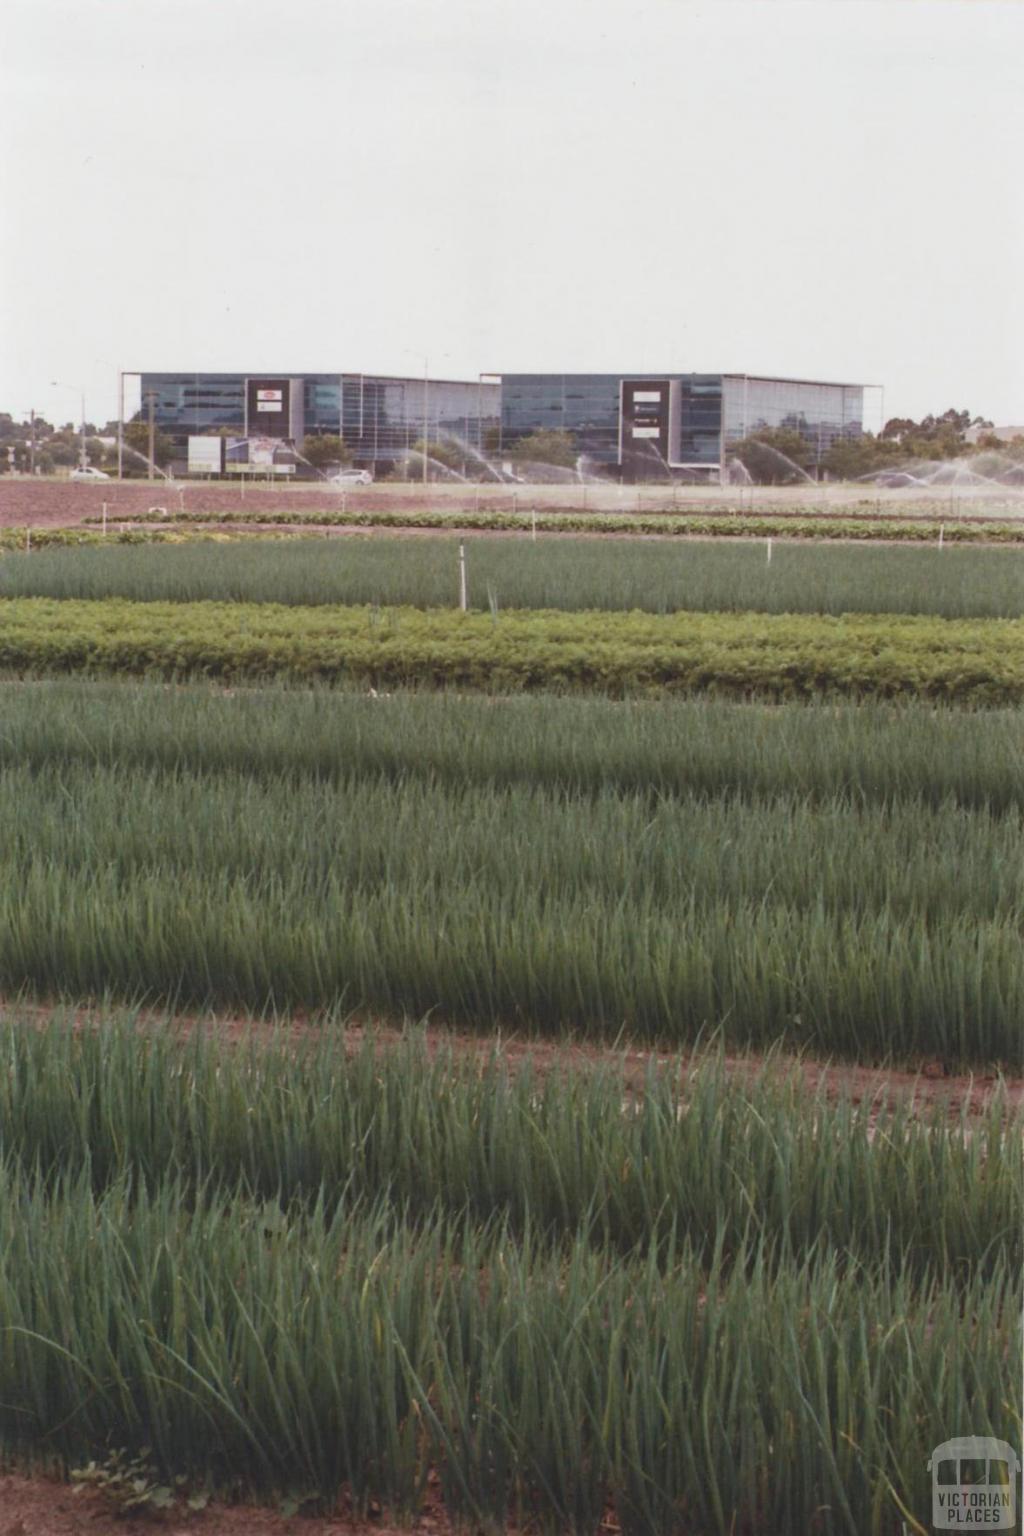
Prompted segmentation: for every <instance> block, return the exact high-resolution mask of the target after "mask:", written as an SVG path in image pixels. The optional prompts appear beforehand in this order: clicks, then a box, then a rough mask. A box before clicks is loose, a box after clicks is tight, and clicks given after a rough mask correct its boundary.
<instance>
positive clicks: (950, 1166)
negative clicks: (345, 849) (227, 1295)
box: [0, 1009, 1024, 1281]
mask: <svg viewBox="0 0 1024 1536" xmlns="http://www.w3.org/2000/svg"><path fill="white" fill-rule="evenodd" d="M218 1034H219V1026H218V1025H217V1024H216V1023H213V1024H212V1025H211V1027H210V1030H209V1032H207V1030H206V1029H205V1028H204V1027H203V1026H202V1025H201V1024H197V1026H196V1029H195V1032H194V1033H193V1035H192V1036H191V1038H190V1039H188V1040H187V1041H184V1040H183V1039H182V1038H181V1037H180V1036H179V1035H178V1034H177V1032H176V1030H175V1028H174V1024H173V1020H170V1019H167V1020H159V1019H157V1020H152V1019H151V1020H149V1021H148V1022H147V1023H145V1024H143V1023H141V1022H140V1021H139V1020H138V1019H137V1018H136V1017H134V1016H133V1015H131V1014H128V1013H126V1014H122V1015H120V1016H119V1015H117V1014H110V1013H107V1014H106V1015H101V1017H100V1019H99V1021H98V1022H97V1023H90V1024H89V1025H88V1026H87V1027H86V1028H84V1029H82V1030H80V1031H77V1032H76V1031H75V1030H74V1029H73V1027H72V1024H71V1022H70V1020H69V1019H68V1018H61V1017H60V1016H59V1015H58V1016H57V1017H56V1018H55V1019H53V1020H51V1021H50V1022H49V1023H47V1024H46V1025H45V1026H42V1027H40V1026H37V1024H35V1023H33V1022H32V1021H31V1020H28V1019H25V1018H24V1017H22V1016H19V1013H18V1010H17V1009H14V1010H8V1011H7V1015H6V1017H5V1019H4V1021H3V1023H2V1024H0V1063H2V1066H3V1072H2V1075H0V1156H2V1157H3V1158H4V1159H6V1166H7V1168H8V1170H9V1171H13V1170H14V1168H15V1167H17V1168H20V1169H21V1170H22V1171H23V1172H24V1173H26V1174H33V1173H38V1174H39V1175H40V1176H41V1177H45V1180H46V1182H47V1186H48V1187H49V1188H52V1189H55V1188H57V1187H58V1186H59V1184H60V1182H61V1181H62V1180H64V1179H66V1178H68V1177H77V1176H78V1174H79V1173H80V1172H82V1171H83V1170H87V1171H88V1174H89V1178H90V1181H91V1185H92V1188H93V1190H94V1192H95V1193H96V1194H97V1195H99V1194H102V1192H103V1191H104V1190H106V1189H108V1188H109V1187H111V1186H112V1185H114V1184H116V1183H118V1182H119V1181H121V1180H129V1181H130V1182H131V1183H132V1185H133V1186H134V1187H136V1188H140V1187H155V1186H158V1185H159V1184H161V1183H162V1182H163V1181H165V1180H168V1179H174V1180H177V1181H179V1187H180V1188H181V1189H182V1191H186V1192H187V1198H188V1201H189V1202H191V1201H192V1200H194V1199H195V1197H196V1195H197V1194H198V1192H199V1191H204V1192H206V1193H211V1192H213V1191H221V1192H228V1193H230V1192H233V1191H235V1190H239V1189H240V1190H242V1191H243V1192H244V1194H245V1197H246V1198H247V1199H251V1200H254V1201H275V1202H278V1203H280V1204H281V1205H282V1206H284V1207H288V1208H291V1207H292V1206H301V1207H303V1208H310V1207H312V1206H315V1205H316V1204H317V1203H318V1202H323V1203H325V1204H326V1206H328V1207H330V1208H332V1209H333V1208H334V1207H335V1206H340V1207H341V1208H343V1209H352V1210H358V1209H361V1208H362V1207H363V1206H364V1205H365V1204H366V1203H367V1202H373V1201H374V1200H378V1199H381V1198H383V1197H384V1196H385V1195H386V1196H387V1199H388V1200H389V1201H390V1203H391V1204H392V1205H393V1206H395V1207H396V1208H398V1209H400V1210H401V1212H402V1213H403V1218H404V1219H405V1220H407V1221H417V1220H420V1219H426V1218H430V1217H432V1216H433V1215H435V1214H437V1213H440V1212H443V1213H444V1214H445V1216H446V1218H447V1219H450V1220H451V1221H452V1222H453V1223H454V1222H455V1221H456V1220H457V1219H462V1220H463V1221H465V1222H466V1223H467V1224H469V1225H470V1226H472V1225H481V1224H484V1225H485V1224H486V1223H487V1222H489V1221H490V1220H492V1219H496V1218H500V1219H501V1220H502V1221H507V1222H508V1224H509V1231H510V1232H512V1233H518V1232H521V1231H523V1230H525V1229H526V1228H527V1227H532V1228H533V1229H534V1230H535V1231H536V1232H538V1233H544V1234H546V1235H547V1237H548V1238H549V1239H551V1240H552V1241H555V1240H557V1241H561V1240H562V1239H567V1238H568V1239H573V1240H575V1239H576V1238H586V1239H587V1240H588V1241H590V1242H591V1243H592V1244H594V1245H595V1246H598V1247H602V1248H609V1249H613V1250H614V1251H615V1252H616V1253H619V1254H621V1255H624V1256H625V1255H629V1254H633V1255H641V1254H644V1255H649V1254H651V1253H660V1252H661V1251H662V1249H663V1248H664V1247H665V1246H666V1245H670V1244H671V1241H673V1240H675V1241H679V1240H683V1239H685V1240H686V1241H687V1242H688V1243H689V1244H691V1246H692V1250H693V1253H694V1255H695V1256H696V1257H698V1258H701V1259H702V1260H704V1261H710V1259H711V1256H712V1255H713V1254H716V1253H717V1254H718V1256H719V1259H720V1260H721V1261H722V1262H723V1263H730V1264H731V1263H732V1261H733V1259H734V1258H735V1257H736V1255H738V1254H739V1253H740V1252H741V1251H742V1250H743V1247H744V1244H749V1243H752V1242H754V1243H758V1242H761V1241H765V1242H770V1243H771V1244H772V1245H773V1248H774V1255H775V1260H774V1261H775V1262H776V1263H779V1264H789V1263H792V1262H794V1261H802V1260H803V1259H805V1258H806V1257H807V1256H808V1255H809V1254H811V1253H821V1252H826V1251H827V1252H834V1253H835V1254H836V1255H838V1256H839V1257H840V1258H841V1259H842V1260H843V1262H849V1263H852V1264H855V1263H866V1264H872V1263H874V1262H876V1261H877V1260H879V1259H880V1258H881V1257H882V1256H884V1255H886V1254H888V1255H889V1257H890V1259H891V1261H892V1262H893V1263H894V1264H898V1265H903V1266H905V1267H906V1268H907V1270H908V1272H911V1271H912V1272H914V1273H917V1274H925V1273H927V1272H928V1271H934V1272H936V1273H939V1272H941V1273H945V1274H948V1276H949V1278H950V1280H951V1281H953V1280H958V1279H963V1278H964V1277H965V1276H967V1275H968V1274H973V1273H978V1274H986V1273H993V1272H994V1267H995V1266H997V1265H998V1264H999V1263H1000V1262H1001V1261H1002V1260H1004V1259H1006V1258H1016V1257H1019V1256H1020V1250H1021V1230H1020V1224H1019V1217H1020V1214H1021V1204H1022V1194H1024V1191H1022V1189H1021V1184H1020V1179H1019V1177H1018V1170H1017V1167H1016V1165H1015V1159H1014V1155H1013V1154H1014V1150H1015V1148H1016V1146H1017V1145H1018V1143H1019V1137H1020V1132H1021V1130H1024V1118H1022V1114H1021V1112H1020V1111H1017V1112H1016V1114H1014V1115H1011V1114H1010V1113H1009V1112H1008V1110H1007V1108H1006V1105H1005V1102H1004V1101H1003V1100H1002V1099H1001V1098H1000V1097H999V1096H998V1095H997V1096H995V1097H994V1099H993V1101H992V1105H991V1108H990V1110H989V1112H988V1114H987V1116H986V1117H984V1118H980V1119H977V1120H973V1121H968V1120H965V1119H964V1118H963V1117H962V1116H958V1115H956V1114H951V1113H950V1110H949V1108H948V1106H947V1105H945V1104H944V1103H943V1102H942V1098H941V1094H940V1095H939V1096H938V1098H937V1099H936V1100H935V1101H933V1102H932V1103H931V1105H930V1108H926V1107H924V1106H922V1105H918V1106H916V1107H913V1106H910V1105H909V1104H908V1103H907V1101H906V1100H902V1099H899V1098H897V1099H895V1100H893V1099H887V1098H886V1097H885V1096H884V1095H882V1094H880V1095H879V1096H878V1098H877V1100H874V1101H869V1102H867V1103H861V1104H857V1103H855V1102H854V1101H853V1100H852V1099H851V1098H849V1097H844V1096H842V1095H840V1097H839V1098H838V1099H837V1100H835V1101H833V1100H831V1099H830V1098H829V1097H828V1094H827V1090H826V1088H825V1087H821V1088H818V1089H817V1090H811V1089H809V1088H808V1086H807V1084H806V1082H805V1079H804V1076H803V1074H802V1073H801V1072H799V1071H797V1070H795V1069H793V1068H790V1069H789V1070H788V1071H785V1072H784V1071H783V1070H782V1068H781V1067H780V1066H779V1065H778V1064H775V1065H772V1064H771V1063H769V1065H768V1066H767V1067H766V1066H764V1065H762V1066H761V1067H760V1069H758V1070H757V1071H755V1070H754V1068H753V1066H752V1067H751V1070H750V1073H749V1075H747V1074H744V1075H743V1076H730V1075H728V1074H727V1072H726V1068H725V1063H724V1060H723V1058H722V1056H721V1054H720V1053H719V1052H718V1051H717V1050H713V1049H707V1050H705V1051H703V1052H702V1053H701V1054H700V1056H699V1057H698V1058H697V1059H693V1058H691V1059H690V1061H689V1062H688V1063H687V1072H686V1076H685V1079H683V1078H682V1077H681V1074H680V1064H679V1063H677V1062H675V1061H673V1060H671V1059H669V1060H666V1061H664V1062H663V1063H661V1064H660V1065H659V1066H658V1067H657V1068H655V1067H653V1066H652V1067H650V1068H649V1069H648V1071H647V1073H646V1076H645V1078H644V1080H643V1081H642V1082H641V1083H639V1084H637V1083H636V1082H634V1083H633V1084H632V1085H630V1084H629V1082H628V1081H627V1079H626V1078H625V1076H624V1074H623V1070H622V1067H621V1065H620V1064H617V1063H615V1062H614V1061H612V1062H610V1063H609V1064H608V1065H606V1066H603V1067H597V1066H587V1065H579V1064H576V1065H575V1066H574V1067H573V1068H572V1070H571V1071H565V1072H564V1073H557V1074H556V1073H551V1074H548V1075H539V1074H538V1073H537V1072H536V1071H534V1070H531V1067H530V1065H529V1063H528V1062H527V1063H520V1064H519V1066H518V1067H517V1068H515V1069H514V1070H513V1069H510V1067H509V1065H508V1063H507V1062H506V1060H505V1059H504V1058H503V1056H502V1054H501V1052H500V1050H498V1049H497V1048H495V1049H494V1050H493V1051H492V1052H491V1053H490V1054H489V1055H485V1056H481V1058H480V1059H479V1060H477V1059H474V1058H469V1059H466V1058H463V1057H460V1056H459V1055H457V1054H455V1053H453V1052H452V1051H450V1050H446V1049H443V1048H438V1049H436V1050H435V1051H434V1053H433V1054H430V1053H429V1052H428V1049H427V1043H426V1041H425V1040H424V1039H423V1038H422V1036H421V1035H420V1034H419V1032H418V1031H416V1030H412V1031H410V1032H409V1033H408V1034H407V1036H406V1037H405V1038H404V1039H403V1040H402V1042H401V1043H400V1044H393V1045H391V1046H389V1047H388V1048H387V1050H377V1049H376V1048H375V1045H374V1042H373V1040H372V1037H368V1038H367V1039H365V1040H364V1042H363V1043H362V1044H361V1046H360V1047H359V1049H358V1050H355V1051H351V1052H350V1051H349V1050H348V1049H347V1047H346V1042H345V1038H344V1031H343V1029H342V1028H341V1024H340V1021H333V1022H332V1023H330V1024H325V1025H324V1027H323V1028H322V1029H321V1030H318V1031H311V1032H310V1033H309V1035H308V1036H307V1037H306V1038H304V1039H300V1040H298V1041H296V1040H295V1039H293V1038H291V1037H290V1036H289V1035H288V1034H286V1033H284V1032H282V1033H281V1034H277V1033H274V1034H270V1035H267V1034H260V1035H258V1036H255V1035H254V1036H250V1037H249V1038H248V1040H245V1039H242V1040H240V1041H239V1042H238V1043H237V1044H235V1045H234V1046H231V1047H229V1048H227V1049H225V1048H224V1046H223V1045H222V1044H219V1043H218ZM925 1191H926V1192H927V1199H923V1198H922V1192H925Z"/></svg>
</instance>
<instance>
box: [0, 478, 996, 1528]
mask: <svg viewBox="0 0 1024 1536" xmlns="http://www.w3.org/2000/svg"><path fill="white" fill-rule="evenodd" d="M588 492H589V494H588V495H587V497H586V498H584V494H583V488H582V487H577V486H569V487H566V488H564V490H563V491H562V493H559V490H558V488H557V487H552V486H522V487H519V488H515V487H511V486H507V485H502V486H497V485H495V486H486V485H484V486H479V487H478V486H475V485H469V486H466V487H461V486H455V487H453V486H440V487H439V486H431V487H429V488H428V489H427V490H426V491H425V492H424V491H423V490H422V489H421V488H419V487H414V486H404V485H394V486H389V485H387V484H382V485H374V486H367V487H365V488H364V489H358V488H350V487H346V488H345V489H344V490H341V489H340V488H334V487H331V488H324V487H323V486H322V485H318V484H309V485H296V486H285V487H282V486H277V485H265V484H255V485H247V486H246V487H245V492H244V495H243V494H242V488H241V487H240V486H235V485H213V484H209V483H189V482H185V483H183V484H182V486H181V487H180V488H179V487H178V486H172V485H168V484H167V483H165V482H164V481H162V480H154V481H139V480H126V481H117V480H109V481H101V482H99V483H98V484H94V485H87V484H79V483H78V482H76V481H70V480H55V479H35V480H33V479H30V478H29V477H28V476H23V477H22V476H15V475H4V476H2V477H0V527H3V528H12V527H16V528H23V527H26V526H28V527H32V528H61V527H71V526H74V525H76V524H79V523H82V522H84V521H85V519H86V518H96V519H99V518H100V517H102V515H103V507H104V504H106V507H107V516H108V519H109V520H110V522H111V523H112V524H115V525H116V524H120V523H124V522H131V520H132V519H133V518H137V517H140V516H142V515H143V514H145V513H147V512H149V511H151V510H153V509H154V508H162V509H164V510H165V511H166V512H167V514H168V516H167V522H168V525H169V526H173V523H174V518H175V515H176V514H178V513H180V512H181V510H182V509H184V510H185V511H186V512H188V513H197V512H198V513H202V514H205V515H207V516H208V517H209V519H210V522H211V524H213V523H216V522H217V520H218V514H223V513H224V512H226V511H228V510H230V511H231V513H232V515H233V516H234V515H236V514H237V513H239V512H245V511H246V510H251V511H253V512H259V513H261V514H263V513H266V512H273V511H275V510H281V511H287V512H288V513H290V514H291V513H299V514H301V515H302V516H303V517H310V516H315V514H316V513H317V512H331V513H333V514H334V515H335V516H336V515H337V514H338V513H339V512H341V511H343V510H345V509H346V508H351V509H352V510H359V511H376V512H402V511H405V512H410V513H411V512H417V511H421V510H423V509H424V508H431V509H438V510H443V511H446V512H457V511H458V510H459V508H460V507H461V508H465V509H466V510H467V511H469V510H473V511H476V510H477V509H479V510H480V511H488V512H499V511H501V512H511V511H520V512H528V511H529V510H530V509H531V507H534V506H535V507H536V509H537V510H538V511H545V512H553V511H563V512H584V511H585V512H608V513H614V514H621V515H625V514H627V513H630V512H634V511H636V510H637V500H636V491H635V489H633V488H628V489H627V490H625V491H624V492H623V493H622V495H621V496H620V495H619V493H618V490H617V488H616V487H611V488H609V487H598V488H594V489H593V490H592V491H591V489H590V488H588ZM801 499H802V498H800V497H799V496H794V495H793V494H792V493H791V494H790V495H789V496H788V499H786V500H785V501H783V502H780V500H779V499H778V497H777V495H776V496H773V495H772V494H771V493H770V492H765V493H763V494H760V495H759V499H758V501H757V502H756V503H754V502H751V503H749V504H747V503H746V502H742V504H741V499H740V498H738V497H736V496H732V497H729V496H721V497H714V496H712V497H708V496H702V495H700V494H697V493H694V492H683V493H681V494H680V495H678V496H677V497H676V498H674V499H673V497H672V496H671V494H669V493H666V494H665V495H664V496H663V497H659V493H658V490H657V488H656V487H654V486H649V487H645V488H644V490H643V491H642V493H641V503H640V510H641V512H642V513H643V514H644V515H657V514H658V513H664V514H665V515H666V516H672V515H680V516H682V515H691V516H701V517H711V516H719V517H722V518H729V517H732V516H736V515H741V516H745V517H751V516H764V515H770V516H773V517H780V518H785V517H808V516H811V517H814V518H816V519H824V520H826V521H827V520H828V519H830V518H844V517H861V518H863V517H882V518H885V517H892V518H898V519H899V520H900V521H907V522H915V521H926V522H935V521H936V519H937V518H938V517H940V516H941V514H940V513H939V512H937V511H936V510H935V509H934V507H933V508H931V509H929V510H926V511H923V512H922V511H919V510H915V506H914V503H913V501H912V500H906V499H904V500H902V501H901V500H900V499H899V498H898V497H897V498H893V497H892V496H885V495H882V496H880V497H878V498H877V499H876V497H874V496H871V497H870V498H867V497H864V496H861V495H859V493H856V492H846V493H837V488H834V489H833V491H832V492H831V493H830V494H829V500H830V502H831V504H830V505H828V506H822V505H821V504H820V501H819V502H818V504H817V505H815V503H814V501H813V500H809V502H808V505H807V506H803V505H801V504H800V503H801ZM821 499H822V500H824V499H825V497H824V495H823V496H822V498H821ZM933 499H934V500H935V501H936V502H938V501H939V500H940V499H941V498H933ZM1007 500H1008V501H1009V500H1011V497H1010V496H1009V495H1008V497H1007ZM983 507H984V503H981V504H980V505H979V507H978V510H968V508H967V507H966V506H965V505H964V504H963V503H962V502H961V503H960V504H959V505H958V506H957V507H956V510H955V511H953V510H952V509H951V510H950V514H949V516H947V518H946V521H947V522H952V521H957V522H969V523H982V524H983V523H985V522H993V521H995V522H1005V521H1006V520H1007V517H1008V514H1007V512H1006V511H1001V510H998V509H996V508H995V507H993V508H989V509H987V510H983V509H982V508H983ZM238 526H240V525H238V524H232V527H236V528H237V527H238ZM266 526H267V525H264V527H266ZM429 531H435V532H436V531H437V530H429ZM0 1536H3V1533H2V1532H0Z"/></svg>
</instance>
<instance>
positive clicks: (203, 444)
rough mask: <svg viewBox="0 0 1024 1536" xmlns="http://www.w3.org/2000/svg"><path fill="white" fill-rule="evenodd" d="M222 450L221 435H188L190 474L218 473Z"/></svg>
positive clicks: (220, 466) (222, 440) (222, 441)
mask: <svg viewBox="0 0 1024 1536" xmlns="http://www.w3.org/2000/svg"><path fill="white" fill-rule="evenodd" d="M223 452H224V439H223V438H222V437H190V438H189V440H188V472H189V474H190V475H219V474H220V472H221V469H222V467H223V465H222V457H223Z"/></svg>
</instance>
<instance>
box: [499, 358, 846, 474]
mask: <svg viewBox="0 0 1024 1536" xmlns="http://www.w3.org/2000/svg"><path fill="white" fill-rule="evenodd" d="M864 388H865V386H863V385H860V384H832V383H824V382H819V381H815V380H808V379H780V378H765V377H758V376H754V375H747V374H727V373H658V372H654V373H632V374H616V373H594V374H571V373H516V374H503V375H502V378H501V436H500V448H501V451H502V452H504V453H506V454H507V453H508V452H509V451H510V450H512V449H514V448H515V446H516V444H517V443H520V442H521V441H522V439H523V438H525V437H528V436H530V435H531V434H532V433H534V432H538V431H554V432H568V433H570V434H571V436H572V438H573V440H574V443H575V445H576V447H577V449H578V451H579V452H580V454H582V455H583V456H584V458H585V459H586V460H589V461H591V462H592V465H593V467H594V468H597V469H599V470H600V469H604V470H605V471H606V472H608V473H610V474H616V475H618V474H621V475H623V476H624V477H625V478H644V477H646V476H647V475H657V474H659V473H660V474H662V475H664V474H668V473H671V472H673V471H680V472H681V473H682V472H686V471H689V472H690V473H691V474H693V475H695V476H697V477H702V478H707V479H712V478H714V477H715V476H716V475H717V473H718V472H719V471H720V470H721V469H722V468H723V467H724V466H725V465H726V464H727V463H728V459H729V449H730V447H731V445H732V444H734V443H736V442H738V441H739V440H740V439H741V438H743V437H746V436H748V435H750V434H751V433H754V432H757V431H759V430H762V429H764V428H774V427H791V428H794V429H795V430H796V431H798V432H800V433H801V434H802V435H803V436H804V437H806V438H807V439H808V441H809V442H811V443H813V444H814V445H815V447H816V448H817V450H818V452H819V455H820V454H824V453H825V452H826V451H827V450H828V448H830V447H831V445H832V443H833V442H835V441H836V439H837V438H840V437H850V436H856V435H859V434H860V433H861V432H862V431H863V430H864Z"/></svg>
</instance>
